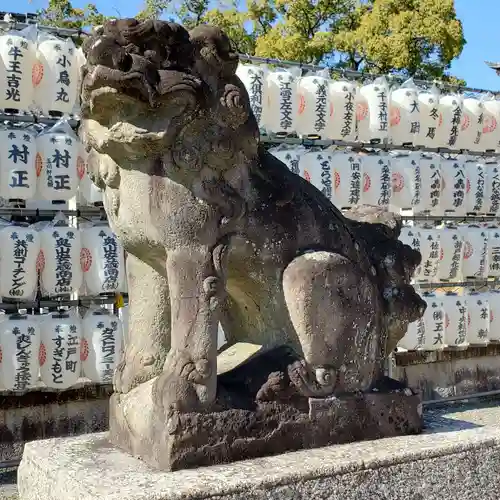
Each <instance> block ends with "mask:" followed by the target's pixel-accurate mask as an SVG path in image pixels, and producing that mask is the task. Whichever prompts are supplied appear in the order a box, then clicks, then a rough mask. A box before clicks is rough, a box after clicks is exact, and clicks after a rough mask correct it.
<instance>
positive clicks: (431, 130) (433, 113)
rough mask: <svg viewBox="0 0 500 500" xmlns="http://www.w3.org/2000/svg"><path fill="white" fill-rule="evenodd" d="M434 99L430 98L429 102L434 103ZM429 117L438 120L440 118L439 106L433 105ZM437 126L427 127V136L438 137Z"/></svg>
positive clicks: (430, 137)
mask: <svg viewBox="0 0 500 500" xmlns="http://www.w3.org/2000/svg"><path fill="white" fill-rule="evenodd" d="M433 103H434V99H429V104H433ZM429 117H430V118H431V119H432V121H434V122H437V121H438V118H439V113H438V108H437V107H432V108H431V109H430V111H429ZM436 128H437V127H436V126H434V127H427V134H426V137H427V138H429V139H434V138H435V137H436Z"/></svg>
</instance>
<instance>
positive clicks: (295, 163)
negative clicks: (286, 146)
mask: <svg viewBox="0 0 500 500" xmlns="http://www.w3.org/2000/svg"><path fill="white" fill-rule="evenodd" d="M285 160H286V161H287V162H288V164H289V166H290V170H291V171H292V172H293V173H294V174H299V173H300V169H299V157H298V156H297V155H291V154H290V153H287V154H286V155H285Z"/></svg>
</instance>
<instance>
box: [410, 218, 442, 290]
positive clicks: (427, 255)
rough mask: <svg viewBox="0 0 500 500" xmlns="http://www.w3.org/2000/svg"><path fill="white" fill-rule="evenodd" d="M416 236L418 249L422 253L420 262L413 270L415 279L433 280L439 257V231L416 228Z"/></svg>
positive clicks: (436, 271)
mask: <svg viewBox="0 0 500 500" xmlns="http://www.w3.org/2000/svg"><path fill="white" fill-rule="evenodd" d="M418 237H419V250H418V251H419V252H420V253H421V255H422V262H421V264H420V266H419V267H418V268H417V269H416V271H415V279H416V280H419V281H434V279H435V277H436V276H437V273H438V266H439V262H440V259H441V240H440V238H441V231H439V230H436V229H425V228H418Z"/></svg>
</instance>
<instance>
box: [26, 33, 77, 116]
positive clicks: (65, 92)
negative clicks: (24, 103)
mask: <svg viewBox="0 0 500 500" xmlns="http://www.w3.org/2000/svg"><path fill="white" fill-rule="evenodd" d="M37 59H38V64H39V65H41V69H42V72H41V76H39V77H38V78H37V79H36V80H34V82H33V83H34V84H35V101H36V104H37V106H38V107H40V108H41V109H42V110H43V112H44V114H48V112H49V111H58V112H59V113H67V114H69V113H71V112H72V111H73V108H74V106H75V102H76V98H77V95H78V78H79V73H80V64H79V63H80V58H79V57H78V54H77V50H76V47H75V44H74V43H73V41H72V40H71V38H67V39H65V40H60V39H46V40H43V41H42V42H40V43H39V44H38V50H37Z"/></svg>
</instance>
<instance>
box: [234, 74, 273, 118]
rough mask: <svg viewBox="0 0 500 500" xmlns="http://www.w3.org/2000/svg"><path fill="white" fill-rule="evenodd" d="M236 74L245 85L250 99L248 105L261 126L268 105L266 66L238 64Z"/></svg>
mask: <svg viewBox="0 0 500 500" xmlns="http://www.w3.org/2000/svg"><path fill="white" fill-rule="evenodd" d="M236 75H237V76H238V77H239V79H240V80H241V81H242V83H243V85H244V86H245V88H246V91H247V92H248V97H249V99H250V107H251V108H252V111H253V114H254V115H255V118H256V120H257V123H258V125H259V127H262V126H263V124H264V123H265V120H264V116H265V114H266V108H267V105H268V96H267V82H266V76H267V67H265V66H256V65H254V64H239V65H238V69H237V70H236Z"/></svg>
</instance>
